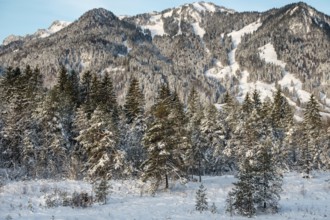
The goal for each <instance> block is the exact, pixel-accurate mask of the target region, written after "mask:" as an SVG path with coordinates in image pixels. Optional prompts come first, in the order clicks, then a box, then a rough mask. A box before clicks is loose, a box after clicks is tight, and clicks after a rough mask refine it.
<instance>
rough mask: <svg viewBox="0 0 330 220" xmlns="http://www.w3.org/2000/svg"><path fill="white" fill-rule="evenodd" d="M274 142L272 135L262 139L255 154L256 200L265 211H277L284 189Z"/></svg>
mask: <svg viewBox="0 0 330 220" xmlns="http://www.w3.org/2000/svg"><path fill="white" fill-rule="evenodd" d="M272 144H273V143H272V140H271V138H270V137H268V138H266V139H265V140H263V141H260V142H259V144H258V145H257V146H256V147H257V150H256V154H255V156H254V165H253V167H254V171H255V176H254V178H255V183H254V184H255V193H254V202H255V204H256V207H257V208H258V209H259V210H260V211H263V212H267V211H271V212H277V210H278V201H279V200H280V192H281V191H282V175H281V173H280V172H279V171H278V168H277V166H276V164H275V163H274V158H273V155H272V152H271V150H272V147H271V145H272Z"/></svg>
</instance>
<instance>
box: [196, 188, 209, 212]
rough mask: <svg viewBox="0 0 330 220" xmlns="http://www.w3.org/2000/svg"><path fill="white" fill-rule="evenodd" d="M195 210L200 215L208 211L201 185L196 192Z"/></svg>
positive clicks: (204, 189) (203, 189)
mask: <svg viewBox="0 0 330 220" xmlns="http://www.w3.org/2000/svg"><path fill="white" fill-rule="evenodd" d="M195 208H196V210H197V211H199V212H200V213H202V212H203V211H207V210H208V202H207V198H206V188H204V186H203V184H201V185H200V186H199V189H198V190H197V192H196V205H195Z"/></svg>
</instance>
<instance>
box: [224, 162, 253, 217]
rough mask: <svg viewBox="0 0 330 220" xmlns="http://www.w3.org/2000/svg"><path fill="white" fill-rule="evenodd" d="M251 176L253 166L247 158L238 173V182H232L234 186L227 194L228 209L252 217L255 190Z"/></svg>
mask: <svg viewBox="0 0 330 220" xmlns="http://www.w3.org/2000/svg"><path fill="white" fill-rule="evenodd" d="M253 176H254V173H253V168H252V166H251V165H250V161H249V159H246V160H244V162H243V166H242V167H241V169H240V171H239V173H238V182H236V183H234V188H233V190H232V191H231V192H229V195H228V196H229V199H228V202H230V204H228V206H229V209H233V210H234V211H235V212H236V213H238V214H240V215H243V216H248V217H252V216H253V215H254V214H255V213H256V209H255V207H254V198H253V194H254V192H255V188H254V178H253Z"/></svg>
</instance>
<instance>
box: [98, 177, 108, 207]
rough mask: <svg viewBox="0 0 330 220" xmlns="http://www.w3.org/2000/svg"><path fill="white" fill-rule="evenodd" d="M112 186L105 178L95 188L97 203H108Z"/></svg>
mask: <svg viewBox="0 0 330 220" xmlns="http://www.w3.org/2000/svg"><path fill="white" fill-rule="evenodd" d="M110 188H111V187H110V185H109V183H108V180H107V179H106V178H103V179H102V180H101V181H100V182H99V184H98V185H97V186H96V188H95V198H96V201H98V202H102V203H103V204H106V203H107V196H108V195H109V189H110Z"/></svg>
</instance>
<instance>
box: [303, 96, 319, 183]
mask: <svg viewBox="0 0 330 220" xmlns="http://www.w3.org/2000/svg"><path fill="white" fill-rule="evenodd" d="M321 126H322V122H321V115H320V110H319V105H318V103H317V101H316V100H315V97H314V95H311V97H310V99H309V101H308V103H307V106H306V109H305V112H304V121H303V134H304V136H303V137H304V138H303V143H301V163H302V168H303V172H304V174H305V177H307V178H308V177H309V175H310V172H311V170H313V169H314V168H318V167H319V166H320V153H321V150H322V148H321V143H320V137H321Z"/></svg>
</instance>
